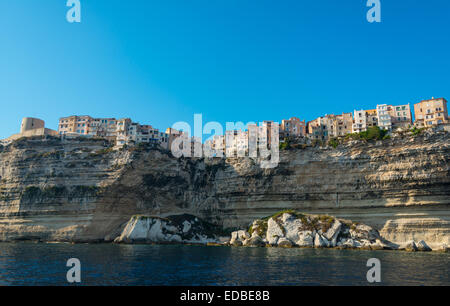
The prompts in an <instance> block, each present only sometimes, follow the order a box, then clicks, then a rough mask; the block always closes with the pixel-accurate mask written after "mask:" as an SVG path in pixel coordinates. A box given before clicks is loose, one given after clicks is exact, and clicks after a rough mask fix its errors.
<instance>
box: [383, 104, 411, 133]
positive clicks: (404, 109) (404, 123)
mask: <svg viewBox="0 0 450 306" xmlns="http://www.w3.org/2000/svg"><path fill="white" fill-rule="evenodd" d="M388 113H389V116H390V117H391V123H392V128H393V129H397V128H405V127H409V126H411V125H412V115H411V108H410V106H409V103H408V104H404V105H396V106H393V105H388Z"/></svg>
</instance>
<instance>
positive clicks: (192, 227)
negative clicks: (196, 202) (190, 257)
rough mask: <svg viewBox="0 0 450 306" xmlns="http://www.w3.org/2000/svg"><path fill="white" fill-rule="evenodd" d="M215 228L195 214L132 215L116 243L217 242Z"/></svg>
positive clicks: (115, 240)
mask: <svg viewBox="0 0 450 306" xmlns="http://www.w3.org/2000/svg"><path fill="white" fill-rule="evenodd" d="M215 233H217V229H216V228H215V227H214V226H213V225H211V224H208V223H205V222H204V221H202V220H199V219H198V218H197V217H195V216H190V215H183V216H169V217H168V218H160V217H154V216H133V217H132V218H131V219H130V221H128V223H127V224H126V226H125V228H124V229H123V231H122V233H121V234H120V236H118V237H116V238H115V239H114V242H117V243H201V244H206V243H208V242H217V238H216V235H215Z"/></svg>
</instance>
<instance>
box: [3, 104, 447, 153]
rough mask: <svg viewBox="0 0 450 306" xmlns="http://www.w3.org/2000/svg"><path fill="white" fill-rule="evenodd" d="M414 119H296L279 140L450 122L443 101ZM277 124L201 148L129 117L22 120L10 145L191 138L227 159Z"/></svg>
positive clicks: (379, 115)
mask: <svg viewBox="0 0 450 306" xmlns="http://www.w3.org/2000/svg"><path fill="white" fill-rule="evenodd" d="M414 117H415V121H413V117H412V113H411V108H410V105H409V104H405V105H396V106H394V105H387V104H381V105H377V107H376V108H375V109H370V110H355V111H354V112H353V114H352V113H342V114H341V115H325V116H322V117H319V118H317V119H315V120H312V121H309V122H305V120H300V119H299V118H297V117H293V118H290V119H286V120H282V122H281V124H280V125H279V139H285V138H286V137H290V138H296V137H305V138H309V139H311V140H320V141H327V140H329V139H331V138H334V137H341V136H345V135H346V134H350V133H358V132H362V131H366V130H367V129H368V128H369V127H372V126H378V127H380V128H381V129H385V130H389V131H392V130H395V129H398V128H410V127H412V126H416V127H418V128H422V127H429V126H436V125H441V124H446V123H449V118H448V110H447V101H446V100H445V99H444V98H438V99H434V98H432V99H429V100H423V101H421V102H419V103H416V104H414ZM276 124H278V123H275V122H273V121H263V122H262V123H261V124H260V125H257V124H248V125H247V130H228V131H226V132H225V135H214V136H213V137H212V138H210V139H209V140H207V141H206V142H205V143H204V144H202V141H201V140H199V139H196V138H195V137H189V135H187V133H184V132H183V131H178V130H175V129H173V128H168V129H166V131H165V132H161V131H159V130H158V129H156V128H154V127H152V126H151V125H141V124H139V123H136V122H133V121H132V120H131V119H129V118H125V119H116V118H93V117H90V116H70V117H63V118H60V120H59V124H58V131H53V130H49V129H46V128H45V127H44V122H43V121H42V120H39V119H35V118H24V119H23V121H22V127H21V132H20V134H15V135H13V136H11V137H10V138H8V139H7V140H14V139H17V138H19V137H23V136H34V135H52V136H56V135H59V136H60V137H62V138H71V137H72V138H73V137H102V138H106V139H108V140H110V141H113V142H115V144H116V145H117V146H124V145H133V144H138V143H153V144H157V145H160V146H161V147H163V148H165V149H170V148H171V146H172V143H173V141H174V140H175V139H177V138H178V137H180V136H183V137H187V138H189V141H190V142H191V143H192V145H191V148H192V153H194V148H195V147H198V146H200V147H203V148H204V147H206V148H207V149H210V150H214V151H215V152H219V151H220V152H223V153H225V154H226V156H234V155H237V156H244V155H245V154H246V152H248V149H249V143H256V142H259V143H260V142H264V143H267V144H269V145H270V144H271V143H272V142H271V137H272V133H270V132H269V131H271V127H272V126H274V125H276ZM277 140H278V139H277ZM192 156H195V155H192Z"/></svg>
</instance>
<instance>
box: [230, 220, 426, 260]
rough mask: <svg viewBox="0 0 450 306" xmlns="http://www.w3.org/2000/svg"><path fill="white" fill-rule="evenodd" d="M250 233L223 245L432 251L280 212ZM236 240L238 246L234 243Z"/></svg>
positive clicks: (355, 227) (345, 224)
mask: <svg viewBox="0 0 450 306" xmlns="http://www.w3.org/2000/svg"><path fill="white" fill-rule="evenodd" d="M249 232H250V233H248V232H246V231H245V230H239V231H235V232H233V233H232V234H231V240H230V242H228V243H225V245H232V246H260V247H261V246H271V247H284V248H291V247H315V248H352V249H358V248H359V249H367V250H405V251H410V252H416V251H424V252H425V251H431V248H430V247H429V246H428V245H427V243H426V242H425V241H423V240H421V241H419V242H418V243H417V244H416V243H415V242H414V241H409V242H408V243H406V244H404V245H402V246H400V245H397V244H395V243H392V242H390V241H387V240H386V239H384V238H382V237H381V236H380V233H379V232H378V231H377V230H376V229H373V228H372V227H370V226H368V225H365V224H359V223H354V222H352V221H349V220H340V219H337V218H335V217H331V216H327V215H305V214H301V213H298V212H295V211H285V212H279V213H276V214H275V215H273V216H271V217H268V218H265V219H261V220H255V221H254V222H253V223H252V226H251V227H250V229H249ZM249 237H251V238H249ZM238 240H239V242H240V243H236V241H238ZM253 241H258V243H254V242H253Z"/></svg>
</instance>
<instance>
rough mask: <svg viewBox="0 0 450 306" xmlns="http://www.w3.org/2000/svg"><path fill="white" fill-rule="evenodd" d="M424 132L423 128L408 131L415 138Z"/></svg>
mask: <svg viewBox="0 0 450 306" xmlns="http://www.w3.org/2000/svg"><path fill="white" fill-rule="evenodd" d="M424 130H425V128H420V129H418V128H417V127H413V128H412V129H411V130H410V131H411V133H412V134H413V136H417V135H419V134H421V133H422V132H423V131H424Z"/></svg>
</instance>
